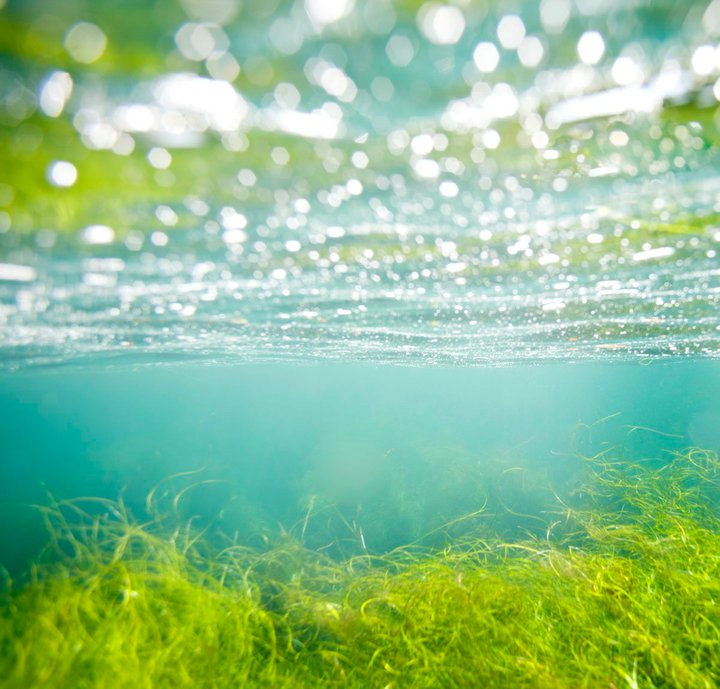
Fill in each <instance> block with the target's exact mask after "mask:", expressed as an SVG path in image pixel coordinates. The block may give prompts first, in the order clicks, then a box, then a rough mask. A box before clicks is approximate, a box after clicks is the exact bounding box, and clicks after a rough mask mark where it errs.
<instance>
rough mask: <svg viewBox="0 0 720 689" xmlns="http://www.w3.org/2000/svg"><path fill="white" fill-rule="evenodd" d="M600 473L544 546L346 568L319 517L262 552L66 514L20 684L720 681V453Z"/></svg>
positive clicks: (426, 553)
mask: <svg viewBox="0 0 720 689" xmlns="http://www.w3.org/2000/svg"><path fill="white" fill-rule="evenodd" d="M585 462H586V465H587V475H588V476H587V480H584V481H583V483H582V485H578V486H577V488H576V489H575V490H574V491H572V492H571V494H570V495H568V496H562V497H560V496H558V498H557V505H556V508H555V509H554V510H552V511H551V512H549V513H548V512H544V513H542V514H541V515H536V517H537V518H543V519H544V520H545V529H544V531H543V533H542V535H538V536H527V537H525V538H523V539H518V540H512V541H509V540H507V539H503V538H500V537H498V536H493V535H492V533H491V532H490V531H488V529H487V528H484V527H481V526H478V527H477V528H475V527H473V529H471V530H469V531H468V532H466V534H465V535H464V536H462V537H459V538H456V539H453V540H447V541H446V542H445V543H444V544H443V545H441V546H437V545H433V546H432V547H431V546H427V545H423V543H422V542H420V543H416V544H413V545H410V546H407V547H404V548H398V549H396V550H393V551H391V552H389V553H384V554H371V553H368V552H366V551H361V553H360V554H356V555H352V554H349V555H346V556H345V557H334V558H333V557H329V556H328V555H327V554H326V553H325V552H324V551H320V550H311V549H308V548H307V547H306V546H304V545H303V539H304V536H305V531H306V529H307V528H308V521H309V520H311V519H312V515H311V514H310V512H309V513H308V514H309V515H310V516H309V517H308V519H306V520H304V522H303V523H302V524H301V525H299V526H298V527H297V528H296V529H295V530H293V531H291V532H290V533H285V534H284V535H282V536H280V537H278V538H276V539H275V540H274V541H273V542H271V543H269V544H268V545H267V547H266V548H264V549H262V550H256V549H249V548H246V547H242V546H240V545H236V544H232V543H231V544H229V545H227V546H226V547H223V548H217V547H215V546H213V545H211V543H212V542H213V541H212V539H211V538H209V536H208V534H203V533H198V532H197V531H196V530H194V529H193V528H192V527H191V525H189V524H186V525H183V526H180V527H176V528H174V529H171V528H169V527H170V524H169V522H168V521H167V520H166V519H163V518H161V517H159V516H154V517H153V519H152V521H150V522H148V523H141V522H139V521H137V520H135V519H133V518H132V517H131V516H130V515H129V513H128V511H127V510H126V509H125V507H124V506H123V504H122V502H119V503H112V502H108V501H103V500H96V501H88V500H85V501H75V502H59V503H58V502H55V503H52V504H51V505H50V506H48V507H46V508H43V511H44V515H45V517H46V519H47V522H48V526H49V529H50V534H51V538H50V541H49V545H48V550H47V553H46V556H44V557H43V558H41V559H40V563H39V564H37V565H36V566H35V567H34V568H33V571H32V573H31V574H30V575H29V576H28V578H27V580H26V581H24V582H17V583H11V584H9V585H8V586H7V588H6V591H5V593H4V594H3V600H2V608H1V611H0V678H1V679H0V686H2V687H4V688H8V689H9V688H15V687H23V688H30V687H41V686H42V687H127V686H133V687H166V686H168V687H169V686H172V687H185V686H187V687H190V686H192V687H217V688H221V687H237V686H255V687H271V686H272V687H323V686H327V687H331V686H351V687H352V686H355V687H388V688H389V687H440V686H442V687H467V686H483V687H509V686H512V687H538V688H540V687H543V688H544V687H547V688H550V687H553V688H555V689H557V688H564V687H568V688H570V687H573V688H576V687H587V688H591V687H593V688H594V687H603V688H609V687H615V688H616V689H620V688H621V687H625V688H633V687H657V688H660V687H663V688H670V687H678V688H679V687H683V688H685V687H703V688H710V687H715V686H718V683H719V682H720V652H719V650H720V649H719V648H718V647H719V645H720V608H719V607H718V600H720V577H719V576H718V575H719V574H720V513H719V512H718V498H720V460H718V457H717V455H715V454H713V453H710V452H706V451H701V450H697V449H692V450H688V451H686V452H684V453H682V454H677V455H676V456H674V457H673V458H672V460H671V461H669V462H659V461H658V462H649V461H648V462H641V463H629V462H627V461H626V460H621V459H619V458H617V457H614V456H612V454H611V453H610V452H607V453H604V454H601V455H598V456H594V457H590V458H585ZM473 524H474V522H473Z"/></svg>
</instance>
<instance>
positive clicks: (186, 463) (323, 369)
mask: <svg viewBox="0 0 720 689" xmlns="http://www.w3.org/2000/svg"><path fill="white" fill-rule="evenodd" d="M719 390H720V366H718V364H717V363H714V362H702V361H695V362H680V363H674V364H655V365H649V366H638V365H622V364H601V363H595V364H583V365H577V366H568V365H561V364H554V365H545V366H537V367H532V368H528V367H523V366H516V367H508V368H501V369H469V370H465V369H461V368H456V367H435V368H423V369H417V368H401V367H396V366H388V365H385V366H372V365H369V364H364V365H359V364H332V365H330V364H324V365H290V364H285V365H278V364H265V365H255V366H239V367H238V366H231V367H227V366H205V367H198V366H196V365H191V364H185V365H182V364H173V365H165V366H158V365H146V366H141V367H132V366H117V367H82V368H76V367H70V368H65V369H59V370H51V371H45V370H41V371H31V372H24V373H22V374H13V375H12V376H8V375H6V376H5V377H4V379H3V381H2V393H1V395H2V396H1V398H0V399H1V402H2V408H3V411H4V413H3V416H2V420H0V432H1V433H2V438H3V472H4V475H5V481H4V483H3V488H2V493H0V500H2V502H3V504H4V505H5V509H6V510H8V511H9V512H10V514H12V515H15V516H13V523H15V525H16V528H15V529H13V530H12V531H11V532H6V533H5V535H4V536H3V541H2V546H1V550H2V552H3V553H4V554H5V561H6V562H8V564H10V565H12V566H13V568H17V567H18V566H19V564H20V563H21V562H23V560H24V558H26V557H28V556H29V555H31V554H32V553H33V549H34V548H35V547H37V544H38V541H40V542H42V540H43V537H40V536H38V535H37V533H35V534H34V535H33V532H34V531H35V532H36V531H37V523H36V521H37V519H38V516H37V514H35V513H34V512H33V511H32V510H31V509H28V508H27V506H28V505H30V504H43V503H44V502H46V501H47V493H48V492H49V493H50V494H52V495H53V496H54V497H55V498H57V499H61V498H71V497H76V496H81V495H82V496H98V497H106V498H111V499H114V498H116V497H117V496H118V495H122V496H123V499H124V501H125V502H126V504H127V505H128V506H130V507H131V509H133V510H134V511H135V512H136V513H138V515H141V514H144V512H145V498H146V495H147V494H148V492H149V491H151V490H152V489H153V488H154V487H155V486H157V485H159V484H160V485H163V486H164V488H167V489H168V490H169V491H170V492H173V491H175V492H179V491H180V490H182V489H183V488H185V487H189V486H192V485H195V484H196V483H197V484H200V482H203V481H211V482H212V481H218V483H207V484H203V485H198V486H197V488H193V489H192V492H191V493H188V495H187V497H186V498H185V502H184V503H183V514H185V515H187V516H188V517H190V516H195V517H196V518H199V519H200V520H201V521H203V522H211V523H217V521H218V520H219V521H220V522H221V523H222V526H223V529H224V530H225V531H226V532H229V533H233V532H235V531H236V532H238V533H240V534H241V540H242V541H243V542H245V543H248V544H255V545H257V544H258V543H259V542H260V539H259V534H262V533H263V532H264V533H267V534H276V533H277V532H278V531H279V530H280V529H281V528H285V529H288V530H289V529H290V528H291V527H293V526H297V524H299V523H301V522H302V520H303V518H304V516H305V514H306V513H307V509H308V505H309V504H310V502H311V500H314V501H315V504H316V505H317V506H318V507H319V506H322V505H324V506H332V507H333V509H337V510H338V514H342V516H343V517H344V518H346V519H347V520H348V521H353V520H355V521H356V523H357V524H358V528H362V529H363V533H364V539H365V544H366V545H367V547H368V548H369V549H371V550H372V551H373V552H376V553H382V552H385V551H388V550H390V549H392V548H394V547H397V546H400V545H404V544H406V543H410V542H412V541H414V540H415V539H417V538H419V537H421V536H423V535H424V534H425V533H427V532H429V531H431V530H432V529H434V528H437V527H441V526H443V524H445V523H447V522H449V521H451V520H452V519H454V518H457V517H460V516H462V515H463V514H465V513H470V512H472V511H473V510H476V509H478V508H479V507H480V506H481V505H482V504H483V503H484V502H485V501H486V499H487V498H488V496H491V497H492V499H493V500H495V499H502V500H503V501H504V505H506V506H511V507H512V508H513V509H514V510H515V511H520V512H525V513H538V512H540V510H541V509H542V507H543V506H544V507H547V506H548V504H549V503H550V502H552V501H553V496H552V494H551V491H552V490H554V491H561V492H562V491H566V490H568V487H569V486H572V485H573V480H574V478H577V476H578V475H579V474H581V473H582V469H583V462H582V461H581V460H580V459H578V454H580V455H593V454H596V453H598V452H601V451H603V450H606V449H607V448H608V447H616V448H618V449H617V450H616V452H617V453H618V454H619V455H620V456H621V457H624V458H625V459H626V460H627V461H634V460H638V459H652V460H654V461H659V462H665V461H668V460H669V458H670V456H671V453H672V452H673V451H680V450H683V449H684V448H686V447H688V446H690V445H694V446H699V447H705V448H708V449H713V450H717V449H720V392H718V391H719ZM179 472H197V473H196V474H193V476H192V477H190V478H185V479H181V480H180V479H179V480H177V481H170V482H169V483H167V484H163V483H162V482H163V481H165V480H166V479H167V478H168V477H169V476H172V475H174V474H176V473H179ZM496 507H497V506H496ZM502 512H503V510H502V509H498V514H497V515H496V516H497V517H498V519H499V520H500V521H501V520H502ZM333 514H334V513H333ZM324 519H325V517H323V516H320V517H317V519H316V520H315V521H313V522H311V527H313V528H312V529H311V531H310V534H311V535H312V537H313V538H315V539H320V540H321V539H323V538H325V539H327V540H328V541H329V540H332V539H333V538H341V539H343V540H345V539H352V533H351V531H350V530H349V529H347V528H346V526H345V525H344V524H343V523H341V520H340V519H339V517H337V516H335V517H333V520H332V521H333V523H332V525H330V526H327V527H326V526H325V525H324V524H323V521H324ZM328 521H330V520H328ZM524 526H526V525H524ZM18 529H20V530H21V532H22V533H24V534H25V535H26V537H25V538H22V539H18V537H17V536H18ZM328 531H329V533H328ZM317 544H318V545H320V543H317ZM322 545H325V543H324V542H323V543H322ZM356 545H357V544H356Z"/></svg>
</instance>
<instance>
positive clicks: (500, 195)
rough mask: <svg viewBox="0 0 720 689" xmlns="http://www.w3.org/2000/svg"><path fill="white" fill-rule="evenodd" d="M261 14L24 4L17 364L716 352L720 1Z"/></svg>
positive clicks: (3, 301) (467, 360)
mask: <svg viewBox="0 0 720 689" xmlns="http://www.w3.org/2000/svg"><path fill="white" fill-rule="evenodd" d="M266 4H267V7H265V5H266ZM260 5H261V4H259V3H245V5H244V6H242V7H241V6H240V4H239V3H236V2H231V1H230V0H227V1H225V0H223V1H220V0H218V2H215V3H209V4H208V3H196V2H191V1H190V0H187V2H185V3H183V5H182V8H184V10H183V9H182V8H181V7H180V6H175V5H172V6H170V5H169V4H168V5H167V6H163V5H161V6H159V7H158V8H157V10H156V11H155V12H154V13H153V14H152V15H151V16H150V15H148V12H147V11H146V10H144V9H143V8H140V7H136V6H135V5H129V6H128V7H127V9H126V11H125V14H124V15H123V16H122V17H115V16H114V14H115V13H116V10H115V8H114V7H113V6H111V5H110V4H108V5H107V6H106V5H105V4H103V3H94V4H93V6H92V7H91V6H90V5H88V7H87V8H86V9H85V10H84V11H82V8H81V7H78V8H75V9H74V10H73V9H71V8H64V9H63V8H53V9H52V10H50V9H49V8H47V7H45V6H43V5H42V3H34V2H29V1H28V2H19V1H17V2H9V3H8V4H7V5H6V6H5V7H4V8H3V9H2V10H0V21H4V22H5V24H4V32H5V34H7V36H8V38H6V41H10V46H11V48H12V50H11V54H14V55H15V57H14V58H12V59H7V60H6V61H5V66H4V69H3V70H2V73H1V75H2V79H3V81H4V83H5V85H6V88H5V93H6V95H5V98H4V101H3V103H4V106H3V107H4V110H3V112H4V115H3V121H4V141H5V143H4V147H5V149H6V155H7V156H9V159H10V160H11V161H12V165H11V166H10V167H7V166H5V167H6V169H4V170H3V171H2V172H0V178H1V180H0V181H2V186H0V203H2V206H3V209H1V210H0V231H1V232H3V233H4V234H2V235H0V242H1V243H0V261H2V265H0V319H2V323H3V328H2V331H0V354H1V355H2V357H1V358H2V364H3V365H4V366H12V367H17V366H24V365H26V364H30V363H48V362H62V361H68V360H88V359H93V358H95V357H102V358H106V357H108V358H115V357H118V356H121V357H124V358H128V357H129V358H130V359H132V360H140V359H142V358H143V357H147V356H150V357H152V358H155V359H158V358H159V359H162V358H163V357H165V356H173V357H176V356H181V357H183V358H185V357H192V358H200V359H210V360H214V361H228V362H229V361H249V360H251V361H258V360H267V359H278V360H287V359H288V358H292V359H328V358H329V359H337V360H348V359H350V360H357V359H366V360H371V361H376V362H391V361H402V362H403V363H416V364H422V363H427V362H433V363H453V362H455V363H462V364H466V365H467V364H470V365H477V364H482V365H487V364H508V363H512V362H515V361H518V360H533V361H535V360H538V359H544V360H561V361H567V360H581V359H583V360H584V359H597V358H601V359H607V358H623V359H628V358H630V359H644V358H648V357H652V358H656V357H673V356H678V355H680V356H684V355H688V354H689V355H709V356H716V355H717V352H718V343H719V341H720V340H719V336H720V319H719V318H718V313H719V312H718V299H719V295H720V269H719V265H718V259H717V250H718V243H719V242H720V224H719V218H720V206H719V205H718V204H719V203H720V202H719V201H718V198H719V191H720V175H719V174H718V173H719V171H720V168H719V166H718V140H719V138H718V107H717V104H718V99H719V98H720V81H718V77H719V76H720V47H719V46H718V33H720V30H719V29H718V26H720V18H719V17H720V5H718V3H717V2H712V3H709V4H708V3H707V2H703V1H700V2H693V3H672V2H655V1H653V2H632V3H627V2H615V1H613V0H577V2H570V0H544V1H543V2H540V3H525V4H517V3H516V4H513V3H502V2H499V3H496V4H493V5H492V6H491V7H487V6H485V5H484V4H483V5H482V6H480V5H476V4H475V3H455V4H450V5H442V4H437V3H430V2H429V3H425V4H418V5H417V6H415V4H414V3H410V4H405V3H390V2H385V1H381V0H374V1H373V2H369V3H358V4H357V5H355V3H353V2H338V3H330V2H321V1H320V0H308V1H307V2H305V3H302V2H294V3H279V2H270V3H262V7H261V6H260ZM78 20H84V21H83V22H80V23H78ZM131 21H135V24H136V25H140V26H143V27H144V28H143V29H142V30H138V32H137V34H136V35H135V36H134V38H133V40H132V41H131V42H129V43H128V42H127V38H126V36H127V34H126V33H122V31H123V29H122V27H123V26H124V23H125V22H127V23H130V22H131ZM53 22H55V23H54V24H53ZM51 24H52V27H54V28H52V27H51ZM12 31H15V32H17V35H16V36H15V38H10V36H11V35H12ZM43 40H44V41H45V43H46V44H47V45H46V49H45V51H44V52H42V54H36V55H35V57H34V59H29V54H28V51H31V50H34V48H32V47H31V46H32V45H35V44H34V43H33V41H36V42H37V41H43ZM137 64H140V65H143V66H142V68H138V67H137V66H136V67H132V66H131V65H137Z"/></svg>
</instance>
